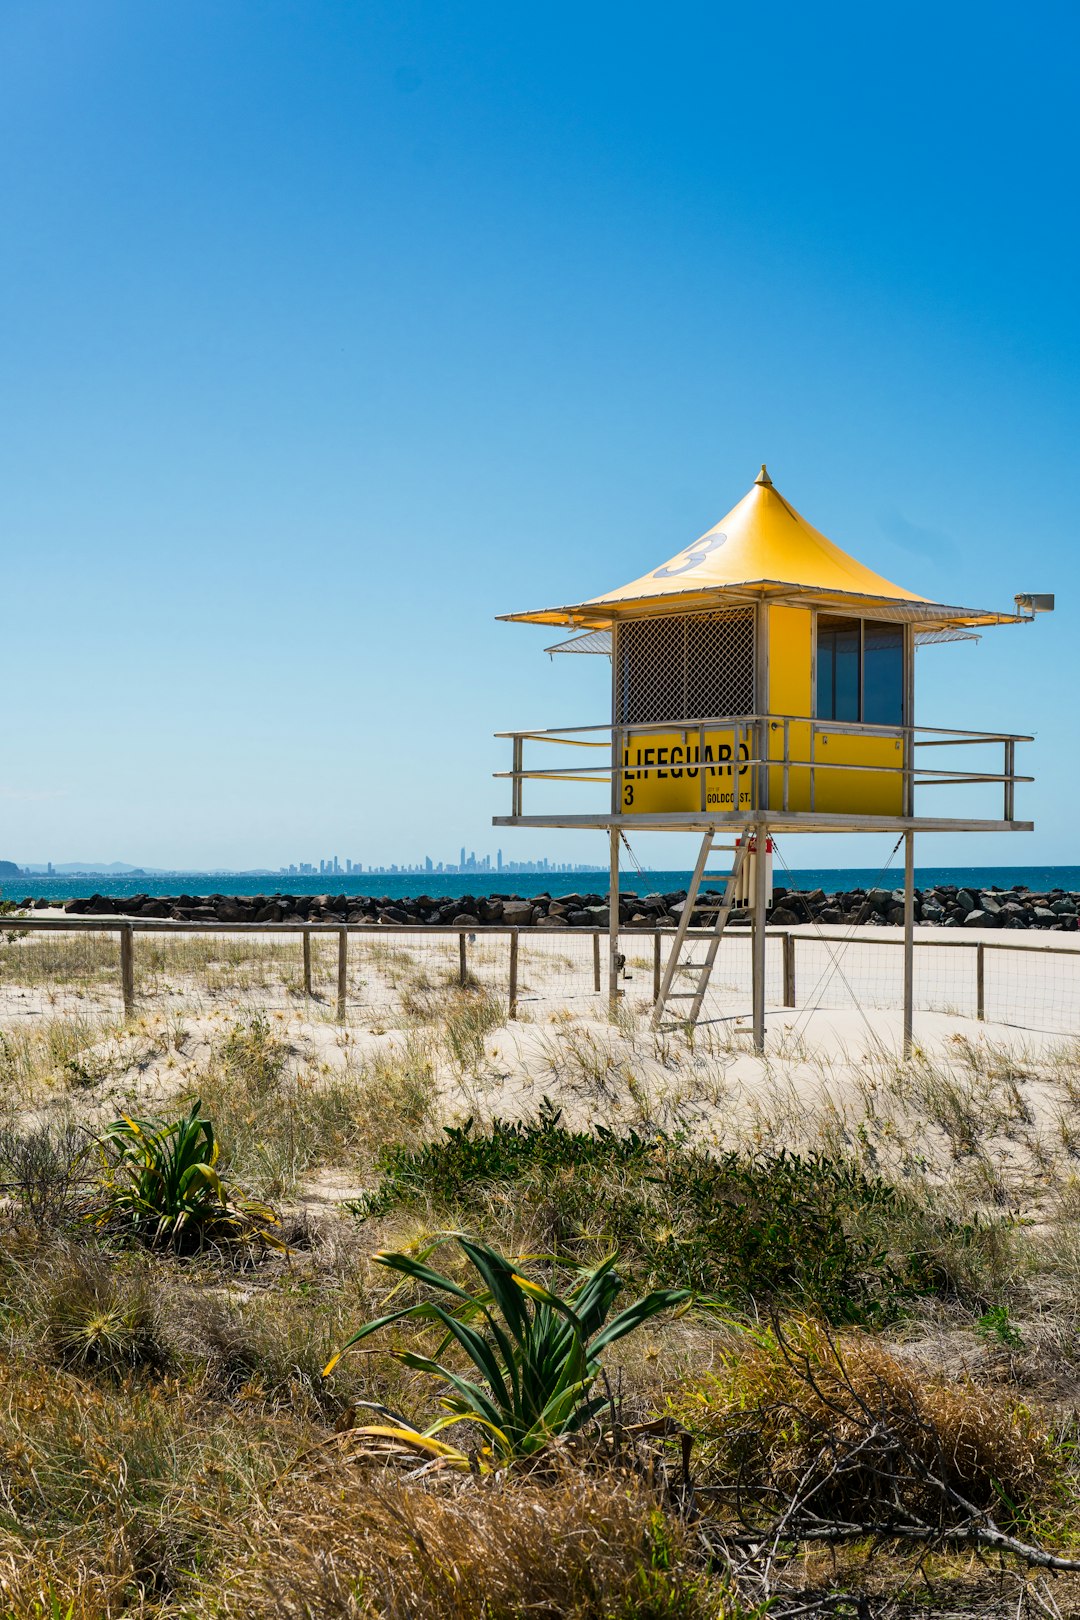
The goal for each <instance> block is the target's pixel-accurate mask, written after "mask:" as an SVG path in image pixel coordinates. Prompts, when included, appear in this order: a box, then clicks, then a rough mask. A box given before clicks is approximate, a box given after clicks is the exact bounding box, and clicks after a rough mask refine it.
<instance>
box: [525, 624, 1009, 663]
mask: <svg viewBox="0 0 1080 1620" xmlns="http://www.w3.org/2000/svg"><path fill="white" fill-rule="evenodd" d="M981 639H982V638H981V637H980V636H979V635H978V634H977V633H976V632H975V631H973V630H956V629H952V628H949V629H944V630H936V629H930V630H925V629H923V630H916V632H915V645H916V646H917V647H925V646H929V645H930V644H931V643H933V642H939V641H980V640H981ZM544 651H545V652H546V653H547V654H548V656H549V657H553V656H554V654H555V653H578V654H581V653H591V654H592V655H593V656H596V655H599V656H600V657H603V658H610V657H611V631H610V630H585V631H583V632H582V633H581V634H580V635H576V636H570V637H569V638H568V639H567V640H566V641H556V642H555V643H554V644H553V645H552V646H550V647H545V648H544Z"/></svg>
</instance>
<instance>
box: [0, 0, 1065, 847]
mask: <svg viewBox="0 0 1080 1620" xmlns="http://www.w3.org/2000/svg"><path fill="white" fill-rule="evenodd" d="M1078 34H1080V23H1078V16H1077V13H1076V11H1075V8H1073V7H1069V6H1066V5H1043V6H1036V7H1033V8H1028V9H1026V10H1024V11H1023V12H1021V10H1020V8H1017V7H1016V6H1014V5H1009V6H1006V5H1003V4H995V3H991V4H982V5H979V6H974V5H965V4H956V5H952V6H948V7H941V6H940V5H935V6H930V5H923V4H913V5H908V6H905V7H903V8H899V7H894V8H882V7H867V6H865V5H828V4H826V5H824V6H822V7H807V6H805V5H798V6H796V5H793V4H792V5H787V4H784V5H771V6H770V5H762V6H757V7H753V8H751V7H747V6H739V7H733V6H727V5H723V4H716V3H713V4H710V5H707V6H706V5H696V4H690V5H676V6H673V7H672V6H668V7H660V6H648V7H646V6H635V5H633V4H630V5H627V4H625V3H624V4H621V5H613V4H606V3H600V4H592V5H589V6H587V7H581V6H569V5H562V4H553V5H548V6H545V7H533V8H528V9H527V8H524V7H514V6H510V7H508V6H505V5H494V4H489V3H487V0H470V3H469V4H468V5H465V4H460V3H456V4H450V3H441V4H440V3H428V4H416V3H408V0H404V3H394V4H390V3H383V0H367V3H365V4H362V5H359V4H346V3H342V0H337V3H334V4H330V3H321V0H292V3H284V0H261V3H255V0H251V3H246V4H244V3H230V0H213V3H208V0H184V4H183V5H177V4H175V3H165V0H95V4H94V5H92V6H88V5H86V4H85V3H84V0H60V3H57V0H0V186H2V206H3V218H4V230H3V233H2V236H0V319H2V323H3V342H2V344H0V402H2V409H3V422H4V429H3V433H2V434H0V536H2V541H0V545H2V553H0V554H2V557H3V590H4V600H5V610H6V611H5V615H4V637H3V651H4V669H5V671H6V677H7V679H6V683H5V687H6V698H7V701H6V702H5V704H4V726H3V736H4V752H3V764H2V767H0V856H3V857H5V858H11V859H15V860H27V861H31V860H45V859H53V860H57V861H59V860H65V859H100V860H110V859H127V860H132V861H136V862H146V863H147V864H153V865H169V864H173V863H174V862H175V863H179V864H183V865H189V866H198V865H202V864H213V865H228V864H237V865H240V866H251V865H256V864H261V863H270V864H273V865H277V864H281V863H283V862H287V861H290V860H299V859H312V858H317V857H318V856H320V855H325V854H328V853H332V852H336V853H337V854H339V855H340V856H341V857H342V858H344V857H345V856H346V855H349V856H352V857H353V858H356V859H361V860H364V861H365V862H367V861H378V860H400V859H407V858H412V857H414V856H416V855H421V854H423V853H425V852H430V853H432V854H433V855H435V857H436V858H439V857H445V856H451V855H453V853H454V852H456V850H457V848H458V846H459V845H460V844H462V843H465V844H467V845H469V846H473V847H476V848H477V849H481V850H483V849H493V848H494V847H495V845H496V843H498V842H501V843H502V846H503V848H504V850H505V851H506V852H507V853H508V854H511V855H522V856H523V855H527V854H531V853H534V852H538V853H547V854H550V855H553V856H554V855H557V854H558V855H564V856H565V858H567V859H573V860H586V859H589V858H590V857H591V856H592V855H593V854H594V853H595V854H599V853H600V852H601V846H602V843H603V838H602V835H600V834H591V835H590V834H581V835H572V834H560V833H555V832H547V833H541V834H526V833H514V834H508V833H503V834H501V835H496V834H495V833H494V832H493V831H492V830H491V828H490V818H491V815H492V814H493V813H495V812H497V811H499V810H501V809H502V808H503V801H504V798H505V785H504V784H498V783H494V782H492V781H491V778H490V772H491V771H492V770H493V769H497V768H499V767H500V766H502V765H503V764H505V763H508V761H505V760H504V758H503V753H502V746H503V745H500V744H497V743H495V742H494V741H493V740H492V736H491V734H492V733H493V732H495V731H497V730H500V729H508V728H510V727H513V726H526V725H535V726H542V725H556V724H569V723H575V722H577V723H585V722H589V721H593V720H602V719H603V718H604V717H605V711H606V693H605V678H606V664H605V665H604V667H603V669H601V668H600V667H598V666H600V665H601V664H602V662H603V661H601V660H583V659H570V658H567V659H556V660H554V661H549V660H548V659H546V658H545V657H543V654H542V651H541V649H542V648H543V646H544V645H546V644H547V642H548V641H549V640H550V639H551V636H550V634H546V633H545V632H544V631H542V630H534V629H531V628H527V627H522V626H513V625H504V624H497V623H495V622H494V615H495V614H497V613H500V612H507V611H510V610H513V609H519V608H525V607H534V606H541V605H544V604H546V603H548V602H553V601H566V600H573V599H578V598H580V597H582V596H584V595H588V594H592V593H594V592H596V591H600V590H604V589H609V588H611V587H613V586H615V585H616V584H619V583H621V582H622V581H623V580H626V579H630V578H633V577H636V576H637V575H638V574H640V573H641V572H643V571H644V569H645V568H647V567H649V566H651V565H653V564H655V563H656V562H659V561H661V560H663V559H664V558H666V557H668V556H670V555H671V554H672V553H673V552H674V551H676V550H678V549H679V547H680V546H682V545H684V544H686V543H688V542H689V541H690V540H692V539H693V538H694V537H695V536H696V535H698V534H700V533H701V532H702V531H703V530H704V529H706V528H707V527H708V526H709V525H711V524H712V523H713V522H715V521H716V520H717V519H718V518H719V517H720V516H721V515H722V514H723V513H724V512H726V511H727V510H728V509H729V507H730V506H732V505H733V504H734V503H735V501H736V500H737V499H739V497H741V495H742V494H743V493H744V492H745V490H746V489H747V488H748V486H749V484H750V482H751V480H752V479H753V477H754V474H755V473H756V470H757V466H758V464H759V463H760V461H761V460H762V459H765V460H767V461H768V463H769V467H770V471H771V473H772V475H773V477H774V479H775V480H776V483H777V485H778V487H779V488H780V489H781V490H782V491H783V492H784V493H785V494H786V495H787V496H788V498H789V499H790V500H792V501H793V502H794V504H795V505H796V506H797V507H799V508H800V510H802V511H803V512H804V514H805V515H806V516H808V517H809V518H810V519H811V521H813V522H814V523H816V524H817V525H818V527H820V528H822V529H823V530H824V531H825V532H826V533H827V534H829V535H830V536H831V537H832V538H834V539H835V540H836V541H838V542H839V543H840V544H842V545H844V546H846V547H847V548H848V549H850V550H852V551H853V552H855V553H856V555H858V556H859V557H861V558H862V559H864V560H865V561H866V562H868V563H869V564H870V565H871V566H873V567H875V568H877V569H879V570H880V571H881V572H883V573H885V574H886V575H888V576H890V577H892V578H894V579H896V580H898V581H899V582H900V583H902V584H906V585H908V586H909V587H911V588H913V589H915V590H919V591H921V592H923V593H924V594H926V595H929V596H933V597H938V598H941V599H944V600H946V601H961V602H972V603H974V604H976V605H987V606H1003V607H1007V606H1008V605H1009V604H1010V603H1011V600H1012V596H1013V594H1014V593H1015V592H1016V591H1018V590H1052V591H1056V592H1057V594H1058V601H1059V608H1058V612H1057V613H1056V614H1055V615H1054V616H1053V617H1050V618H1045V619H1042V620H1040V621H1039V623H1038V624H1037V625H1036V626H1035V627H1034V628H1032V629H1023V630H1016V631H1005V630H1003V631H999V632H997V633H995V634H991V635H988V636H987V637H986V638H985V639H984V640H983V641H982V642H981V643H980V644H979V645H978V646H974V647H973V646H966V645H963V646H951V647H945V648H937V649H933V650H929V651H927V652H926V653H924V654H923V655H921V656H922V660H923V661H922V666H921V671H920V676H921V678H920V686H919V699H918V718H919V719H920V720H921V721H922V722H924V723H926V724H939V725H943V726H948V725H961V726H975V727H985V728H988V729H989V728H996V727H1003V728H1008V729H1015V730H1019V731H1024V730H1032V731H1036V732H1037V733H1038V741H1037V743H1036V745H1035V746H1034V747H1033V748H1030V749H1028V750H1027V753H1026V756H1022V763H1023V761H1024V759H1026V761H1027V763H1028V766H1029V768H1030V769H1031V770H1032V771H1033V772H1034V773H1035V774H1036V775H1037V776H1038V778H1039V780H1038V782H1037V784H1036V785H1035V786H1034V787H1033V788H1031V789H1028V790H1027V791H1026V793H1025V794H1024V795H1023V798H1022V800H1021V806H1020V808H1021V811H1022V812H1023V813H1025V814H1030V815H1032V816H1034V817H1035V818H1036V820H1037V822H1038V830H1037V832H1036V834H1035V835H1033V836H1032V837H1030V838H1028V837H1019V836H1018V837H1013V838H992V837H980V838H974V837H972V838H965V839H959V838H952V839H948V840H946V839H941V838H933V839H931V838H927V839H925V840H924V841H923V844H924V847H923V848H921V849H920V852H919V858H920V861H925V862H926V863H928V864H929V863H930V862H941V861H946V860H947V861H958V862H959V861H971V862H975V861H980V862H993V861H1008V862H1010V863H1013V862H1017V861H1032V862H1035V861H1054V860H1057V861H1077V860H1080V845H1078V842H1077V840H1076V838H1075V836H1074V832H1073V826H1074V820H1075V813H1074V806H1075V804H1076V800H1077V794H1078V789H1080V767H1078V765H1077V761H1076V757H1075V749H1074V746H1073V739H1074V735H1075V720H1074V704H1075V696H1074V694H1075V690H1076V686H1077V672H1078V671H1077V665H1078V651H1077V634H1076V620H1075V616H1074V610H1073V606H1072V604H1073V602H1074V601H1075V590H1074V585H1075V583H1076V575H1077V562H1076V553H1077V521H1076V508H1077V501H1076V490H1075V487H1074V486H1075V482H1076V458H1075V446H1076V443H1077V438H1078V428H1080V421H1078V415H1080V413H1078V398H1077V378H1078V353H1077V350H1078V325H1077V300H1076V290H1075V284H1076V274H1077V246H1078V240H1077V239H1078V224H1077V210H1076V207H1075V195H1076V169H1077V125H1076V112H1075V89H1074V76H1075V59H1076V53H1077V45H1078ZM583 666H584V667H583ZM943 802H944V801H943ZM879 843H880V840H877V841H873V840H854V839H848V840H828V841H826V840H814V841H813V842H812V843H811V842H808V841H806V840H803V841H800V842H798V843H791V844H789V845H788V848H787V853H788V859H789V860H791V861H792V862H793V864H803V865H809V864H823V863H825V862H826V861H829V862H834V863H836V864H842V863H846V862H855V861H857V862H858V863H859V864H867V865H869V864H874V863H875V861H876V860H877V859H878V858H879V857H880V855H881V851H880V850H879V849H878V844H879ZM686 852H687V851H686V844H685V842H683V841H680V840H676V839H669V838H666V837H661V836H660V835H654V836H653V837H651V838H642V839H641V840H640V843H639V854H640V855H641V856H642V858H644V859H646V860H648V861H650V862H652V863H653V864H656V865H666V864H673V865H678V864H681V863H682V861H683V860H684V859H685V858H686Z"/></svg>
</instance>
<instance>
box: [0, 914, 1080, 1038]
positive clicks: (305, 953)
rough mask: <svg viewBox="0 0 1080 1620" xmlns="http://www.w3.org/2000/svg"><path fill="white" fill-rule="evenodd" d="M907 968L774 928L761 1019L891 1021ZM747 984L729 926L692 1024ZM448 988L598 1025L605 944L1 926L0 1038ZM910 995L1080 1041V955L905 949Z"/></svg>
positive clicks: (504, 933) (603, 1003) (648, 983)
mask: <svg viewBox="0 0 1080 1620" xmlns="http://www.w3.org/2000/svg"><path fill="white" fill-rule="evenodd" d="M706 937H707V936H706ZM672 943H673V940H672V931H671V930H670V929H661V930H658V931H653V930H647V929H628V930H624V931H623V932H622V933H621V934H620V936H619V949H620V953H621V958H622V960H621V966H620V974H619V985H620V988H621V989H622V990H623V991H624V992H625V993H626V995H627V997H628V998H629V999H630V1000H631V1001H632V1002H633V1003H634V1004H635V1005H636V1006H637V1007H638V1008H642V1007H644V1006H646V1005H648V1004H649V1003H650V1002H651V1001H653V1000H654V999H655V997H656V994H657V990H658V987H659V983H660V976H661V971H662V968H663V965H664V964H665V963H666V960H667V956H668V953H669V952H670V950H671V948H672ZM695 943H698V944H701V943H702V940H701V938H700V936H699V938H698V940H697V941H695V938H694V936H693V935H691V936H689V938H688V945H689V951H688V954H689V955H690V956H691V958H692V957H693V956H694V955H695V950H694V946H695ZM903 958H904V953H903V949H902V937H901V935H900V934H899V931H897V933H896V934H895V935H894V936H892V937H886V938H883V937H881V936H880V935H875V936H873V937H868V936H867V935H866V934H864V933H860V934H853V935H848V936H844V937H837V936H829V935H826V934H824V933H821V932H816V933H809V932H804V931H799V930H775V931H769V932H768V933H767V935H766V940H765V1002H766V1005H767V1006H768V1007H770V1008H774V1009H775V1008H780V1007H784V1006H788V1007H794V1008H796V1009H803V1010H805V1009H814V1008H826V1009H845V1008H851V1009H855V1008H893V1009H899V1008H900V1007H901V1006H902V1005H903V994H904V960H903ZM751 981H752V965H751V937H750V930H749V929H746V928H733V929H731V930H730V931H729V932H728V933H726V934H725V935H724V937H723V938H722V939H721V941H720V943H719V947H718V950H717V953H716V961H715V966H714V969H713V972H712V976H711V979H710V981H709V985H708V989H707V991H706V995H705V1000H704V1004H703V1007H702V1012H701V1017H702V1019H704V1020H710V1019H723V1018H741V1017H744V1016H745V1015H746V1014H748V1013H749V1011H750V1007H751V998H752V982H751ZM455 990H464V991H474V992H478V991H482V992H486V993H487V994H488V995H489V996H490V997H492V998H495V999H498V1000H501V1001H502V1002H503V1003H504V1005H505V1008H506V1011H507V1013H508V1015H509V1016H511V1017H514V1016H518V1017H522V1018H529V1017H532V1016H536V1014H537V1012H538V1011H539V1012H540V1013H542V1012H543V1011H544V1010H549V1011H550V1010H554V1009H555V1008H557V1007H559V1006H564V1005H565V1006H570V1007H572V1008H575V1009H577V1010H578V1011H580V1012H582V1013H585V1014H586V1015H593V1016H597V1017H606V1016H607V1013H608V994H609V981H608V939H607V934H606V931H598V930H594V929H586V928H581V929H563V930H559V929H522V930H513V929H499V928H481V929H478V930H476V931H474V932H468V931H465V930H455V929H447V928H442V929H436V928H432V929H424V928H417V927H415V926H411V927H400V928H399V927H380V928H363V927H361V928H357V927H349V928H346V927H342V928H334V927H329V928H325V927H324V928H318V927H314V928H307V929H299V928H297V927H295V926H293V927H291V928H289V927H284V928H274V927H273V926H272V925H268V924H262V925H259V926H258V927H247V928H245V927H242V926H237V927H235V928H223V927H221V926H219V927H216V928H212V927H207V926H206V925H200V924H198V923H190V924H182V925H179V924H174V925H171V926H168V925H167V926H165V927H162V926H161V925H157V926H155V925H153V924H143V925H139V924H134V925H133V924H116V923H114V924H111V925H108V924H99V925H95V926H88V925H86V924H80V925H71V926H68V927H59V928H58V927H56V926H54V925H44V924H42V923H39V922H37V921H35V920H32V919H12V920H11V921H10V922H9V921H8V920H4V922H3V923H2V924H0V1026H2V1025H3V1024H4V1023H6V1022H13V1021H18V1020H20V1019H26V1018H46V1019H48V1018H50V1017H88V1016H95V1017H100V1018H106V1019H112V1018H116V1019H119V1018H122V1017H123V1016H124V1015H125V1013H131V1012H132V1011H133V1010H135V1009H136V1008H138V1009H140V1010H143V1011H146V1010H150V1009H157V1010H159V1011H163V1012H168V1011H176V1012H181V1011H183V1012H192V1011H198V1010H199V1009H206V1010H213V1009H217V1008H236V1009H237V1010H240V1011H243V1010H250V1011H255V1010H258V1009H265V1010H267V1011H271V1010H282V1011H290V1012H296V1013H303V1014H304V1015H305V1016H307V1017H312V1018H328V1019H336V1020H338V1021H343V1022H366V1023H367V1024H368V1025H370V1026H371V1027H375V1028H379V1027H381V1028H386V1029H389V1028H393V1027H397V1026H399V1025H401V1024H403V1023H405V1024H407V1023H409V1022H410V1021H414V1020H422V1019H424V1018H430V1017H432V1016H433V1015H434V1013H435V1011H436V1009H437V1007H438V1005H439V1002H440V998H443V997H445V995H446V994H447V992H453V991H455ZM913 999H914V1005H915V1007H916V1008H917V1009H919V1010H921V1011H932V1012H941V1013H949V1014H952V1015H954V1016H956V1017H960V1018H966V1019H982V1020H985V1021H987V1022H991V1023H1001V1024H1010V1025H1015V1026H1017V1027H1019V1028H1023V1029H1031V1030H1038V1031H1046V1032H1050V1033H1060V1034H1065V1035H1072V1034H1080V949H1075V948H1071V947H1069V946H1067V945H1064V944H1055V945H1052V946H1051V945H1047V944H1044V943H1042V942H1041V941H1038V940H1033V939H1025V940H1024V941H1023V942H1017V943H1013V942H1011V941H1010V942H1009V943H1006V942H1005V941H1001V942H998V941H996V940H994V941H988V940H982V941H975V940H967V939H963V938H959V939H948V938H944V937H941V936H935V937H934V938H933V939H927V938H925V937H919V936H918V935H917V936H916V940H915V949H914V983H913Z"/></svg>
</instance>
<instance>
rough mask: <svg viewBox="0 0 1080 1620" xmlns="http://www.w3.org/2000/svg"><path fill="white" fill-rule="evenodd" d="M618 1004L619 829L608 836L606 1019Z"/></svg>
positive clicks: (613, 828)
mask: <svg viewBox="0 0 1080 1620" xmlns="http://www.w3.org/2000/svg"><path fill="white" fill-rule="evenodd" d="M618 1004H619V829H618V827H612V828H611V829H610V832H609V834H608V1017H609V1018H611V1019H612V1020H614V1017H615V1009H616V1007H617V1006H618Z"/></svg>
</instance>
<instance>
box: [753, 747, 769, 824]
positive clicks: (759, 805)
mask: <svg viewBox="0 0 1080 1620" xmlns="http://www.w3.org/2000/svg"><path fill="white" fill-rule="evenodd" d="M754 747H755V749H756V751H757V758H758V762H757V765H756V767H755V769H754V784H755V788H754V798H755V800H756V801H757V802H756V803H755V805H754V809H755V810H767V809H768V808H769V767H768V764H767V761H768V757H769V722H768V721H767V720H759V721H758V722H757V723H756V725H755V726H754ZM764 853H765V852H764V850H762V854H763V855H764Z"/></svg>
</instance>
